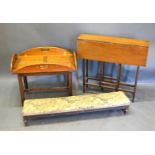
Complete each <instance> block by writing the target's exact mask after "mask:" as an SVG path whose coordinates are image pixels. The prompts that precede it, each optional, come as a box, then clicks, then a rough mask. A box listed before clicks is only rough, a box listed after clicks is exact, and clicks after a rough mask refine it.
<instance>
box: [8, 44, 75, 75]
mask: <svg viewBox="0 0 155 155" xmlns="http://www.w3.org/2000/svg"><path fill="white" fill-rule="evenodd" d="M76 69H77V63H76V56H75V53H73V52H70V51H68V50H66V49H63V48H59V47H36V48H31V49H28V50H25V51H23V52H21V53H20V54H14V55H13V56H12V60H11V72H12V73H16V74H20V73H48V72H65V71H74V70H76Z"/></svg>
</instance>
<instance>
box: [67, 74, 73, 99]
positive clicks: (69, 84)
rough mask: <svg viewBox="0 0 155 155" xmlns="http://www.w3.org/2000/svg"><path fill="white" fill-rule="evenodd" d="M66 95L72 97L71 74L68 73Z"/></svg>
mask: <svg viewBox="0 0 155 155" xmlns="http://www.w3.org/2000/svg"><path fill="white" fill-rule="evenodd" d="M68 93H69V95H70V96H72V72H68Z"/></svg>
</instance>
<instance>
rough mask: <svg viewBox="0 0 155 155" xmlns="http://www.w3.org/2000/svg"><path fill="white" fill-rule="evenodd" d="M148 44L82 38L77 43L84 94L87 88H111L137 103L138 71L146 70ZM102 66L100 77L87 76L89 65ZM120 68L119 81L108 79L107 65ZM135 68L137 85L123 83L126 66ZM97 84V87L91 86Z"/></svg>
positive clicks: (125, 39)
mask: <svg viewBox="0 0 155 155" xmlns="http://www.w3.org/2000/svg"><path fill="white" fill-rule="evenodd" d="M148 48H149V42H148V41H143V40H137V39H130V38H122V37H110V36H102V35H94V34H81V35H79V37H78V39H77V58H80V59H83V92H85V91H86V88H87V87H88V86H93V87H100V88H101V90H103V88H108V89H111V90H113V91H124V92H128V93H131V94H132V101H133V102H134V98H135V93H136V87H137V80H138V74H139V67H140V66H146V61H147V55H148ZM90 60H94V61H99V62H100V65H99V66H100V68H99V70H100V72H99V76H98V77H92V76H90V75H89V74H88V66H89V61H90ZM106 62H108V63H113V64H116V65H117V68H118V69H117V77H113V76H112V75H105V63H106ZM124 64H125V65H134V66H136V68H137V69H136V75H135V81H134V84H128V83H125V82H122V81H121V80H120V79H121V73H122V71H121V68H122V66H123V65H124ZM89 80H95V81H97V83H90V82H89Z"/></svg>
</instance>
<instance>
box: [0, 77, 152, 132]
mask: <svg viewBox="0 0 155 155" xmlns="http://www.w3.org/2000/svg"><path fill="white" fill-rule="evenodd" d="M10 77H11V78H10ZM10 77H8V78H6V77H5V78H3V77H2V78H1V79H0V84H1V87H0V122H1V123H0V130H55V131H60V130H67V131H73V130H74V131H75V130H76V131H81V130H82V131H86V130H91V131H92V130H96V131H99V130H118V131H119V130H121V131H122V130H155V84H154V85H152V84H151V85H150V84H139V85H138V89H137V94H136V100H135V103H132V104H131V107H130V110H129V113H128V114H126V115H124V114H123V113H122V111H113V112H109V111H107V112H100V113H90V114H82V115H76V116H65V117H56V118H47V119H39V120H35V121H31V122H30V123H29V126H27V127H25V126H24V124H23V119H22V107H21V104H20V96H19V91H18V83H17V79H16V77H15V76H14V77H13V78H12V76H10ZM48 80H49V79H48ZM38 82H39V81H38ZM31 84H32V85H35V86H37V85H38V83H36V82H35V83H34V82H33V80H32V81H31ZM60 84H61V83H60ZM46 85H48V86H50V85H49V84H45V83H43V86H46ZM75 90H77V88H76V89H75ZM78 90H79V91H78V92H77V91H74V94H75V95H77V94H82V92H81V88H80V87H79V88H78ZM58 95H59V96H65V95H67V93H59V94H58V93H55V92H53V93H43V94H38V93H37V94H31V95H29V96H28V97H30V98H31V97H32V98H33V97H50V96H51V97H53V96H58Z"/></svg>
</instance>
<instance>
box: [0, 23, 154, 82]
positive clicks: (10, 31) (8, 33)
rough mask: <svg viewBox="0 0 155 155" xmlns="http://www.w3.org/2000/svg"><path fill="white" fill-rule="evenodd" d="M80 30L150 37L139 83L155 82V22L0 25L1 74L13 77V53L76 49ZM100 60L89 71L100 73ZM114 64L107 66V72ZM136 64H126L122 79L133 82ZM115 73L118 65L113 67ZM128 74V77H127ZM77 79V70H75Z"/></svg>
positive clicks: (137, 37) (92, 63)
mask: <svg viewBox="0 0 155 155" xmlns="http://www.w3.org/2000/svg"><path fill="white" fill-rule="evenodd" d="M80 33H93V34H100V35H112V36H123V37H131V38H136V39H142V40H148V41H150V42H151V45H150V48H149V54H148V60H147V66H146V67H141V68H140V77H139V82H142V83H144V82H145V83H150V82H155V52H154V51H155V24H151V23H150V24H123V23H122V24H116V23H114V24H113V23H110V24H106V23H103V24H99V23H98V24H91V23H89V24H76V23H75V24H70V23H68V24H67V23H66V24H63V23H62V24H54V23H51V24H48V23H47V24H39V23H38V24H2V23H1V24H0V74H1V77H6V76H11V74H10V73H9V67H10V60H11V56H12V54H13V53H19V52H21V51H23V50H25V49H28V48H32V47H37V46H46V45H48V46H59V47H63V48H66V49H70V50H72V51H75V50H76V39H77V36H78V35H79V34H80ZM97 65H98V63H94V62H91V68H90V72H91V73H92V74H96V73H97ZM81 67H82V66H81V61H80V60H78V76H79V77H82V72H81ZM110 68H111V65H110V64H108V66H107V71H106V72H107V73H109V72H110ZM134 71H135V67H133V66H126V65H125V66H124V67H123V72H122V75H123V76H122V78H123V79H122V80H124V81H133V78H134V77H133V76H134ZM113 73H114V75H116V66H115V68H114V72H113ZM127 75H128V76H127ZM74 78H75V73H74Z"/></svg>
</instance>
